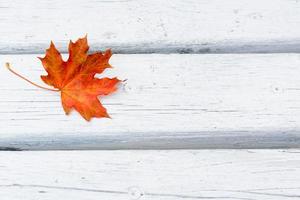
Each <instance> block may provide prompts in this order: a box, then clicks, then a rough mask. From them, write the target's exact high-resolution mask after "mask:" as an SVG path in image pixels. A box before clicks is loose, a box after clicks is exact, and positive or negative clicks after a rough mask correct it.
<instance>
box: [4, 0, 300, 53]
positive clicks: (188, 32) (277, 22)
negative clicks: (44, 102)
mask: <svg viewBox="0 0 300 200" xmlns="http://www.w3.org/2000/svg"><path fill="white" fill-rule="evenodd" d="M299 23H300V3H299V1H297V0H295V1H286V0H252V1H248V0H228V1H222V0H213V1H205V0H202V1H199V0H189V1H181V0H165V1H163V2H162V1H160V0H153V1H151V2H150V1H147V0H140V1H137V0H129V1H127V0H124V1H123V0H110V1H107V0H97V1H96V0H95V1H85V0H75V1H74V0H65V1H61V0H44V1H39V3H36V1H35V0H27V1H20V0H11V1H4V0H1V1H0V27H1V29H0V53H2V54H3V53H6V54H14V53H21V54H24V53H41V52H43V51H44V49H45V48H46V47H47V46H48V45H49V43H50V40H53V41H54V42H56V43H57V44H58V46H60V47H63V49H64V51H66V47H67V46H66V42H67V41H68V40H69V39H77V38H78V37H82V36H83V35H85V34H86V33H88V35H89V39H90V41H91V44H92V45H91V46H92V49H93V50H98V49H102V48H105V47H111V48H113V49H115V51H116V52H119V53H151V52H156V53H170V52H172V53H216V52H217V53H224V52H239V53H241V52H244V53H245V52H300V37H299V35H300V29H299V28H297V27H298V26H299Z"/></svg>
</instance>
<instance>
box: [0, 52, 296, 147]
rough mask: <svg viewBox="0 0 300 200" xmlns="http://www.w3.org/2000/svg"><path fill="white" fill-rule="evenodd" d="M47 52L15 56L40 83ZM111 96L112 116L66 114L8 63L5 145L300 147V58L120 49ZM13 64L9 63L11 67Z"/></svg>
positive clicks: (1, 115) (1, 73)
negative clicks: (117, 80)
mask: <svg viewBox="0 0 300 200" xmlns="http://www.w3.org/2000/svg"><path fill="white" fill-rule="evenodd" d="M36 56H38V55H6V56H1V57H0V60H1V61H9V62H11V64H12V66H13V67H14V69H15V70H16V71H19V72H20V73H21V74H23V75H24V76H26V77H29V78H30V79H31V80H33V81H34V82H37V83H39V84H42V85H43V83H42V82H41V80H40V78H39V76H40V75H41V74H45V72H44V70H43V68H42V66H41V63H40V61H39V60H38V59H36ZM111 64H112V65H113V66H115V68H114V69H112V70H107V71H106V72H105V74H104V75H105V76H108V77H113V76H118V77H119V78H120V79H127V81H126V82H125V83H123V84H121V85H120V86H119V91H118V92H117V93H115V94H113V95H112V96H109V97H104V98H102V101H103V103H104V105H105V107H106V108H107V109H108V112H109V113H110V115H111V117H112V119H94V120H92V121H91V122H90V123H88V122H86V121H85V120H83V119H82V118H81V117H80V116H79V114H78V113H76V112H73V113H72V114H71V115H70V116H65V114H64V112H63V109H62V107H61V102H60V96H59V93H55V92H51V91H46V90H42V89H38V88H35V87H33V86H31V85H29V84H27V83H26V82H24V81H23V80H21V79H19V78H18V77H16V76H14V75H13V74H11V73H10V72H9V71H8V70H7V69H5V67H1V68H0V80H1V81H0V91H1V92H0V127H1V128H0V147H2V148H3V149H5V148H19V149H28V150H37V149H39V150H41V149H170V148H179V149H181V148H292V147H300V133H299V128H300V76H299V75H300V67H299V66H300V55H299V54H227V55H225V54H197V55H190V54H186V55H178V54H177V55H160V54H152V55H118V54H117V55H113V57H112V60H111ZM3 65H4V63H3Z"/></svg>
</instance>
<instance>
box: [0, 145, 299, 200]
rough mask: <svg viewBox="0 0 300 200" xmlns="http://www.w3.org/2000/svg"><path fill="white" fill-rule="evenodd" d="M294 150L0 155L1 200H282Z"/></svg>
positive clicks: (292, 194)
mask: <svg viewBox="0 0 300 200" xmlns="http://www.w3.org/2000/svg"><path fill="white" fill-rule="evenodd" d="M299 153H300V151H299V150H293V149H291V150H197V151H192V150H190V151H189V150H181V151H178V150H177V151H176V150H173V151H61V152H60V151H46V152H45V151H44V152H0V168H1V170H0V195H1V199H2V200H19V199H22V200H32V199H39V200H48V199H61V197H63V198H64V199H65V200H69V199H72V200H77V199H78V200H79V199H80V200H99V199H117V200H123V199H124V200H125V199H126V200H128V199H129V200H130V199H132V200H137V199H140V200H143V199H145V200H146V199H154V200H156V199H161V200H169V199H170V200H171V199H172V200H174V199H175V200H177V199H178V200H180V199H191V200H192V199H226V200H232V199H237V200H256V199H257V200H258V199H268V200H278V199H281V200H289V199H299V198H300V187H299V183H300V159H299V155H300V154H299Z"/></svg>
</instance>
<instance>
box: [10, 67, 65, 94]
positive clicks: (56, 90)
mask: <svg viewBox="0 0 300 200" xmlns="http://www.w3.org/2000/svg"><path fill="white" fill-rule="evenodd" d="M5 66H6V68H7V69H8V70H9V71H10V72H11V73H13V74H14V75H16V76H18V77H20V78H21V79H23V80H25V81H27V82H28V83H30V84H31V85H34V86H36V87H38V88H41V89H44V90H50V91H54V92H59V91H60V90H58V89H51V88H46V87H43V86H40V85H38V84H36V83H34V82H32V81H30V80H28V79H27V78H25V77H24V76H22V75H20V74H18V73H17V72H15V71H14V70H12V69H11V67H10V64H9V63H8V62H7V63H5Z"/></svg>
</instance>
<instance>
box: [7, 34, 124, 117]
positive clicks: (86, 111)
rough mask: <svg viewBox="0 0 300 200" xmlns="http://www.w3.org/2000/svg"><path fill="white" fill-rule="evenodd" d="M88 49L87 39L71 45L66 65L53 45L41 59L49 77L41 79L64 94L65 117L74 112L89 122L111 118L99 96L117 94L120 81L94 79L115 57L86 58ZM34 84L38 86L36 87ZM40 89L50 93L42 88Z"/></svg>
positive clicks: (95, 56) (109, 52) (106, 53)
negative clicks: (73, 110) (95, 119)
mask: <svg viewBox="0 0 300 200" xmlns="http://www.w3.org/2000/svg"><path fill="white" fill-rule="evenodd" d="M88 49H89V46H88V44H87V37H84V38H81V39H78V40H77V41H76V42H75V43H73V42H72V41H70V44H69V58H68V60H67V61H64V60H63V59H62V56H61V54H60V53H59V51H58V50H57V49H56V48H55V46H54V44H53V43H52V42H51V44H50V47H49V49H47V50H46V56H45V57H44V58H39V59H40V60H41V61H42V64H43V66H44V68H45V70H46V71H47V73H48V75H44V76H41V78H42V80H43V81H44V82H45V83H46V84H48V85H50V86H53V87H54V88H57V89H49V90H54V91H61V101H62V106H63V109H64V111H65V113H66V114H69V113H70V111H71V110H72V109H73V108H74V109H75V110H77V111H78V112H79V113H80V114H81V116H82V117H83V118H84V119H85V120H87V121H90V119H91V118H92V117H98V118H101V117H109V115H108V114H107V112H106V109H105V108H104V107H103V106H102V104H101V103H100V101H99V99H98V96H99V95H108V94H110V93H112V92H114V91H116V90H117V87H116V85H117V83H119V82H120V80H119V79H117V78H101V79H99V78H96V77H95V75H96V74H99V73H102V72H103V71H104V70H105V69H106V68H111V66H110V64H109V63H108V61H109V59H110V57H111V55H112V52H111V50H106V51H105V52H104V53H100V52H97V53H93V54H87V52H88ZM7 67H8V69H9V70H10V71H12V72H13V73H14V74H16V75H18V76H20V77H21V78H23V79H25V80H26V81H28V82H30V83H32V82H31V81H29V80H28V79H26V78H24V77H22V76H21V75H19V74H17V73H16V72H14V71H13V70H12V69H11V68H10V67H9V65H8V64H7ZM32 84H34V85H35V86H38V85H37V84H35V83H32ZM38 87H41V88H44V89H48V88H45V87H42V86H38Z"/></svg>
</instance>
